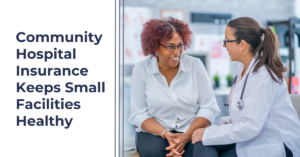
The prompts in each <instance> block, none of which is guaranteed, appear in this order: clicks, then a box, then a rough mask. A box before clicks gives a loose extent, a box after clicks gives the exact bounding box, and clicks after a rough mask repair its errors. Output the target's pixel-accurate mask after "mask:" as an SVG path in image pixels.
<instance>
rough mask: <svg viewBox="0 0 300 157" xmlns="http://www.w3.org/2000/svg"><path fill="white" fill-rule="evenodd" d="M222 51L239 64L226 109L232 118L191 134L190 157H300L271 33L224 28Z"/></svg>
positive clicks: (248, 26) (244, 21)
mask: <svg viewBox="0 0 300 157" xmlns="http://www.w3.org/2000/svg"><path fill="white" fill-rule="evenodd" d="M223 46H224V47H226V48H227V51H228V52H229V55H230V57H231V60H232V61H239V62H240V63H239V65H238V67H237V77H236V81H235V84H234V85H233V88H232V91H231V92H230V95H229V100H228V103H227V104H228V106H229V111H230V116H228V117H223V118H221V119H220V120H219V121H218V122H217V125H213V126H210V127H207V128H200V129H197V130H195V131H194V134H193V135H192V143H194V144H195V146H194V153H193V156H194V157H204V156H205V157H208V156H209V157H212V156H214V155H215V156H219V155H220V156H231V157H232V156H239V157H284V156H288V157H290V156H294V157H300V122H299V118H298V115H297V113H296V111H295V109H294V108H293V106H292V103H291V100H290V97H289V93H288V88H287V83H286V81H285V79H284V77H283V72H284V71H285V69H284V66H283V64H282V61H281V59H280V56H279V52H278V49H279V42H278V39H277V36H276V35H275V33H273V31H272V30H271V29H270V28H265V29H263V28H261V27H260V25H259V24H258V23H257V22H256V21H255V20H254V19H252V18H249V17H241V18H237V19H234V20H232V21H230V22H229V23H228V25H227V27H226V29H225V39H224V45H223ZM247 77H248V78H247ZM207 147H210V150H209V151H208V149H204V150H205V151H206V152H203V151H202V149H203V148H207Z"/></svg>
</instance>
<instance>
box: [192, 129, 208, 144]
mask: <svg viewBox="0 0 300 157" xmlns="http://www.w3.org/2000/svg"><path fill="white" fill-rule="evenodd" d="M204 131H205V128H199V129H197V130H195V131H194V133H193V135H192V143H193V144H195V143H197V142H199V141H202V137H203V134H204Z"/></svg>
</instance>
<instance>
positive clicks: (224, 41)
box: [223, 39, 241, 47]
mask: <svg viewBox="0 0 300 157" xmlns="http://www.w3.org/2000/svg"><path fill="white" fill-rule="evenodd" d="M234 41H241V40H226V39H224V40H223V42H224V45H225V47H226V42H234Z"/></svg>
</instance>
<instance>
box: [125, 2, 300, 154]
mask: <svg viewBox="0 0 300 157" xmlns="http://www.w3.org/2000/svg"><path fill="white" fill-rule="evenodd" d="M120 5H121V6H120V20H121V21H120V35H121V38H120V39H121V41H120V57H121V64H120V74H121V75H120V76H121V78H120V79H121V80H122V81H121V82H120V88H123V89H121V93H120V95H121V98H120V113H121V115H120V123H121V128H122V127H123V128H124V132H122V133H121V135H120V139H121V137H123V138H122V140H123V141H120V142H121V145H120V148H121V152H122V151H124V152H125V154H120V156H123V155H125V156H135V155H136V154H135V153H134V150H135V149H136V148H135V130H134V129H135V127H134V126H132V125H131V124H129V123H128V121H127V120H128V117H129V114H130V84H131V81H130V80H131V73H132V68H133V66H134V65H135V64H136V63H137V62H139V61H141V60H143V59H146V58H147V57H148V56H144V55H143V53H142V49H141V42H140V34H141V32H142V29H143V24H144V23H145V22H146V21H148V20H149V19H152V18H155V19H160V18H162V17H169V16H172V17H174V18H177V19H180V20H183V21H185V22H186V23H188V24H189V27H190V29H191V31H192V32H193V34H192V45H191V47H190V48H189V49H187V50H186V51H184V52H183V53H185V54H187V55H191V56H194V57H197V58H199V59H200V60H201V61H202V62H203V64H204V65H205V68H206V70H207V73H208V75H209V77H210V80H211V85H212V87H213V89H214V91H215V97H216V100H217V103H218V105H219V107H220V110H221V113H220V115H219V116H218V117H217V118H216V120H218V119H219V118H220V117H222V116H227V115H228V114H229V112H228V108H226V107H225V106H224V103H225V102H226V100H227V96H228V94H229V90H230V87H231V82H232V78H234V77H235V73H236V66H237V62H231V61H230V57H229V55H228V52H227V51H226V49H225V48H223V47H222V45H223V39H224V38H225V37H224V30H225V27H226V25H227V23H228V22H229V21H230V20H232V19H234V18H237V17H244V16H247V17H251V18H254V19H255V20H256V21H257V22H258V23H259V24H260V25H261V26H262V27H263V28H267V27H269V28H271V29H272V30H273V31H274V32H275V33H276V34H277V36H278V38H279V41H280V45H281V47H280V55H281V59H282V61H283V63H284V66H285V68H286V69H287V72H286V73H285V77H286V81H287V83H288V86H289V88H288V89H287V90H288V91H289V92H290V93H291V94H300V93H299V84H300V83H299V80H300V79H299V78H300V0H243V1H241V0H227V1H224V0H185V1H179V0H121V1H120Z"/></svg>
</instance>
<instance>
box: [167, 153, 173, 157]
mask: <svg viewBox="0 0 300 157" xmlns="http://www.w3.org/2000/svg"><path fill="white" fill-rule="evenodd" d="M166 156H168V157H172V156H174V153H173V152H172V153H168V154H167V155H166Z"/></svg>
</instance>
